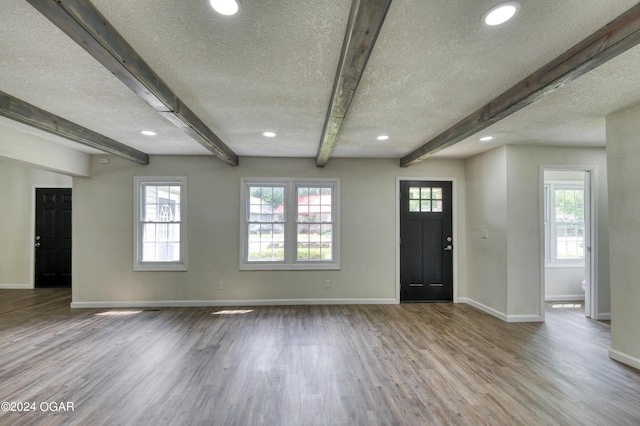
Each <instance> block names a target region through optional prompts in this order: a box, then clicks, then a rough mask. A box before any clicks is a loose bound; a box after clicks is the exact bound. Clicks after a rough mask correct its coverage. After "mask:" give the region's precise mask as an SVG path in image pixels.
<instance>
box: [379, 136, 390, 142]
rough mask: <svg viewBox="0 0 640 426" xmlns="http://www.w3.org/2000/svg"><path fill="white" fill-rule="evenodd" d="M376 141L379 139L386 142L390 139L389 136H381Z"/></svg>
mask: <svg viewBox="0 0 640 426" xmlns="http://www.w3.org/2000/svg"><path fill="white" fill-rule="evenodd" d="M376 139H378V140H379V141H386V140H387V139H389V136H387V135H380V136H378V137H377V138H376Z"/></svg>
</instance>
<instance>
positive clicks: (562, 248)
mask: <svg viewBox="0 0 640 426" xmlns="http://www.w3.org/2000/svg"><path fill="white" fill-rule="evenodd" d="M555 224H556V226H555V231H556V238H555V244H556V247H555V249H556V259H560V260H563V259H564V260H570V259H574V260H576V259H583V258H584V190H583V189H556V190H555Z"/></svg>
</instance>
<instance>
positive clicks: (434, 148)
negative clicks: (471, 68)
mask: <svg viewBox="0 0 640 426" xmlns="http://www.w3.org/2000/svg"><path fill="white" fill-rule="evenodd" d="M638 43H640V4H638V5H636V6H634V7H632V8H631V9H629V10H628V11H626V12H625V13H623V14H622V15H620V16H618V17H617V18H616V19H614V20H613V21H611V22H610V23H609V24H607V25H605V26H604V27H602V28H600V29H599V30H598V31H596V32H595V33H593V34H591V35H590V36H589V37H587V38H586V39H584V40H582V41H581V42H580V43H578V44H576V45H575V46H573V47H572V48H571V49H569V50H567V51H566V52H564V53H563V54H562V55H560V56H558V57H557V58H555V59H554V60H552V61H551V62H549V63H548V64H546V65H545V66H543V67H542V68H540V69H539V70H537V71H535V72H534V73H532V74H531V75H529V76H528V77H527V78H525V79H524V80H522V81H520V82H519V83H517V84H516V85H514V86H513V87H511V88H510V89H508V90H507V91H505V92H504V93H502V94H501V95H499V96H498V97H496V98H494V99H492V100H491V101H490V102H489V103H487V104H486V105H484V106H483V107H482V108H480V109H478V110H477V111H475V112H473V113H472V114H471V115H469V116H467V117H465V118H464V119H462V120H461V121H459V122H458V123H456V124H454V125H453V126H451V127H450V128H449V129H447V130H445V131H444V132H442V133H440V134H439V135H438V136H436V137H435V138H433V139H431V140H429V141H428V142H426V143H424V144H423V145H421V146H420V147H418V148H417V149H415V150H414V151H412V152H410V153H409V154H407V155H405V156H404V157H402V158H401V159H400V166H402V167H408V166H410V165H412V164H415V163H417V162H419V161H422V160H424V159H426V158H428V157H429V156H431V155H433V154H435V153H437V152H439V151H441V150H443V149H445V148H448V147H450V146H452V145H455V144H456V143H458V142H460V141H462V140H464V139H466V138H468V137H469V136H472V135H474V134H476V133H478V132H479V131H481V130H483V129H485V128H487V127H489V126H491V125H492V124H494V123H496V122H498V121H500V120H502V119H503V118H505V117H508V116H509V115H511V114H513V113H514V112H516V111H519V110H520V109H522V108H524V107H525V106H527V105H530V104H532V103H534V102H536V101H537V100H539V99H540V98H542V97H543V96H545V95H548V94H549V93H551V92H553V91H554V90H556V89H558V88H559V87H562V86H564V85H565V84H568V83H570V82H571V81H573V80H575V79H577V78H578V77H580V76H582V75H584V74H586V73H587V72H589V71H591V70H592V69H594V68H596V67H598V66H599V65H602V64H603V63H605V62H607V61H608V60H610V59H613V58H615V57H616V56H618V55H619V54H621V53H623V52H626V51H627V50H629V49H630V48H632V47H634V46H636V45H637V44H638Z"/></svg>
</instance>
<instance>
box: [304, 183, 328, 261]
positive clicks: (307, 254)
mask: <svg viewBox="0 0 640 426" xmlns="http://www.w3.org/2000/svg"><path fill="white" fill-rule="evenodd" d="M332 192H333V188H331V187H311V186H299V187H297V188H296V195H297V199H296V210H297V216H296V222H297V224H296V237H297V239H296V242H297V243H296V259H297V260H298V261H319V260H332V259H333V232H332V230H333V210H332V205H333V194H332Z"/></svg>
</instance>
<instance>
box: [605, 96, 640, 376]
mask: <svg viewBox="0 0 640 426" xmlns="http://www.w3.org/2000/svg"><path fill="white" fill-rule="evenodd" d="M606 123H607V165H608V168H609V202H610V205H611V206H613V207H615V208H612V209H611V212H610V220H609V233H610V239H611V242H612V244H611V351H610V355H611V357H612V358H614V359H617V360H618V361H622V362H624V363H627V364H629V365H632V366H634V367H635V368H638V369H640V339H638V329H640V309H638V303H640V285H638V277H640V262H638V250H639V248H640V227H639V226H638V212H639V211H640V197H638V182H640V167H638V159H640V136H639V135H640V106H636V107H633V108H629V109H627V110H624V111H620V112H618V113H615V114H612V115H610V116H608V117H607V121H606Z"/></svg>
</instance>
